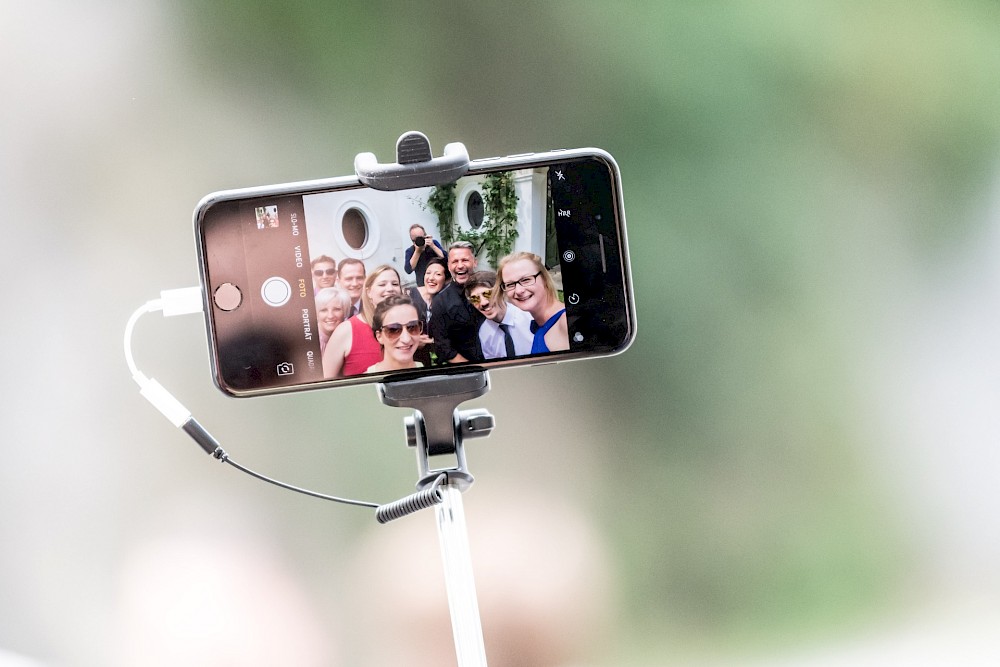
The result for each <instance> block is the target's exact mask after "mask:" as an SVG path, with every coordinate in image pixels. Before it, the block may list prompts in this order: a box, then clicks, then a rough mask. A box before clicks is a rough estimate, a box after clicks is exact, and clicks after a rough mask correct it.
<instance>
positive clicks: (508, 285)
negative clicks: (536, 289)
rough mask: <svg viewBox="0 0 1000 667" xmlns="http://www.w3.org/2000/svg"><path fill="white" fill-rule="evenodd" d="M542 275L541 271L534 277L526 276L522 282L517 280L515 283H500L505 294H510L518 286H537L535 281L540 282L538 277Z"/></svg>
mask: <svg viewBox="0 0 1000 667" xmlns="http://www.w3.org/2000/svg"><path fill="white" fill-rule="evenodd" d="M540 275H542V272H541V271H539V272H538V273H536V274H535V275H533V276H525V277H523V278H521V279H520V280H515V281H514V282H510V283H500V289H501V290H502V291H504V292H509V291H511V290H512V289H514V288H515V287H517V286H518V285H520V286H521V287H531V286H532V285H534V284H535V281H536V280H538V276H540Z"/></svg>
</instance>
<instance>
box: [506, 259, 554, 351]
mask: <svg viewBox="0 0 1000 667" xmlns="http://www.w3.org/2000/svg"><path fill="white" fill-rule="evenodd" d="M497 276H499V277H498V279H497V284H498V285H499V286H500V290H501V291H502V292H503V295H504V297H505V298H506V299H507V301H509V302H510V303H512V304H514V305H515V306H517V307H518V308H520V309H521V310H525V311H527V312H528V313H530V314H531V317H532V319H534V321H535V322H534V325H535V327H534V328H535V336H534V340H533V341H532V344H531V353H532V354H538V353H541V352H554V351H556V350H568V349H569V329H568V328H567V325H566V306H564V305H563V303H562V301H560V300H559V293H558V291H557V290H556V284H555V282H554V281H553V280H552V275H551V274H549V272H548V270H547V269H546V268H545V265H544V264H543V263H542V258H541V257H539V256H538V255H536V254H534V253H531V252H516V253H514V254H512V255H507V256H506V257H504V258H503V259H501V260H500V265H499V266H498V267H497Z"/></svg>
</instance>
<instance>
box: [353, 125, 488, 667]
mask: <svg viewBox="0 0 1000 667" xmlns="http://www.w3.org/2000/svg"><path fill="white" fill-rule="evenodd" d="M396 160H397V161H396V163H394V164H379V163H378V161H377V159H376V158H375V155H374V154H372V153H361V154H359V155H358V156H357V157H356V158H355V160H354V170H355V172H357V175H358V179H359V180H360V181H361V182H362V183H364V184H365V185H368V186H369V187H372V188H376V189H379V190H399V189H403V188H415V187H426V186H432V185H439V184H441V183H449V182H452V181H455V180H457V179H458V178H459V177H461V176H462V175H464V174H465V173H466V172H467V171H468V170H469V154H468V151H466V149H465V146H463V145H462V144H460V143H452V144H448V145H447V146H445V148H444V155H443V156H442V157H439V158H432V157H431V149H430V143H429V142H428V141H427V137H426V136H424V135H423V134H421V133H419V132H408V133H406V134H403V135H402V136H401V137H400V138H399V140H398V141H397V142H396ZM489 388H490V383H489V375H488V374H487V373H486V371H477V372H470V373H464V374H460V375H445V376H435V377H427V378H418V379H414V380H404V381H399V382H391V381H390V382H384V383H382V384H380V385H378V393H379V398H380V399H381V400H382V402H383V403H385V404H386V405H389V406H393V407H409V408H413V410H414V413H413V416H412V417H408V418H406V419H404V424H405V426H406V440H407V444H408V445H409V446H411V447H416V449H417V467H418V470H419V473H420V479H419V481H418V482H417V489H418V491H419V492H420V494H425V496H426V497H433V498H434V500H435V501H437V499H438V498H440V503H438V504H435V513H436V518H437V526H438V537H439V540H440V544H441V558H442V561H443V562H444V574H445V588H446V589H447V593H448V607H449V609H450V611H451V625H452V632H453V634H454V639H455V652H456V654H457V657H458V665H459V667H486V650H485V648H484V646H483V629H482V625H481V623H480V619H479V602H478V599H477V597H476V585H475V580H474V578H473V575H472V557H471V555H470V553H469V537H468V532H467V531H466V523H465V511H464V508H463V505H462V493H463V492H464V491H465V490H467V489H468V488H469V487H470V486H472V483H473V481H475V480H474V479H473V477H472V475H471V474H470V473H469V470H468V466H467V465H466V461H465V449H464V447H463V442H462V441H463V438H465V437H469V438H472V437H485V436H487V435H489V434H490V432H491V431H492V430H493V426H494V418H493V415H491V414H490V413H489V412H488V411H486V410H464V411H459V410H458V405H459V404H460V403H462V402H464V401H467V400H469V399H472V398H476V397H477V396H482V395H483V394H485V393H486V392H487V391H489ZM440 456H446V457H447V456H451V457H454V459H453V461H454V465H452V466H450V467H446V468H437V469H434V468H432V467H431V461H430V459H431V457H440ZM420 506H426V504H425V503H424V502H423V501H421V500H418V501H416V503H414V504H412V505H409V506H408V505H407V504H406V503H404V505H402V506H401V507H400V508H399V512H398V513H395V512H392V511H390V513H389V516H388V517H385V516H380V517H379V521H388V520H391V519H392V518H395V517H396V516H402V515H403V514H406V513H409V512H411V511H415V510H416V509H419V508H420Z"/></svg>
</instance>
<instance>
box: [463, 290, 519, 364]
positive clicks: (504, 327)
mask: <svg viewBox="0 0 1000 667" xmlns="http://www.w3.org/2000/svg"><path fill="white" fill-rule="evenodd" d="M465 296H466V298H467V299H468V300H469V302H470V303H471V304H472V305H473V306H474V307H475V308H476V309H477V310H479V312H480V313H482V314H483V317H485V318H486V319H484V320H483V323H482V324H481V325H479V345H480V347H481V348H482V351H483V357H484V358H486V359H504V358H506V359H512V358H513V357H515V356H521V355H524V354H530V353H531V343H532V341H533V340H534V338H535V335H534V334H533V333H531V323H532V322H534V320H532V319H531V315H529V314H528V313H526V312H524V311H523V310H521V309H520V308H518V307H517V306H515V305H513V304H509V303H507V302H506V301H505V300H504V298H503V294H501V293H500V290H498V289H497V274H495V273H493V272H492V271H477V272H476V273H473V274H472V276H470V277H469V279H468V281H466V283H465Z"/></svg>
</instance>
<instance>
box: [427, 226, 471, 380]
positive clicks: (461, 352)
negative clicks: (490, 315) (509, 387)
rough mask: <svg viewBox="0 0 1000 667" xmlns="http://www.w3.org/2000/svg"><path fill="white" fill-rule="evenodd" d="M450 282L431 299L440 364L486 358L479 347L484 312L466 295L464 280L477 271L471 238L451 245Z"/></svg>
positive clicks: (449, 251) (431, 330)
mask: <svg viewBox="0 0 1000 667" xmlns="http://www.w3.org/2000/svg"><path fill="white" fill-rule="evenodd" d="M448 270H449V271H450V272H451V282H450V283H448V284H447V285H446V286H445V287H444V288H443V289H442V290H441V291H440V292H438V293H437V294H435V295H434V300H433V301H432V302H431V312H433V313H434V314H433V316H431V321H430V335H431V338H433V339H434V352H435V354H437V358H438V362H439V363H449V364H457V363H462V362H465V361H472V362H480V361H483V353H482V350H481V349H480V347H479V325H480V324H482V321H483V314H482V313H480V312H479V311H478V310H477V309H476V308H474V307H473V306H472V304H471V303H469V300H468V299H466V298H465V283H466V282H468V280H469V277H470V276H471V275H472V274H473V273H474V272H475V270H476V254H475V250H474V249H473V247H472V244H471V243H469V242H468V241H455V242H454V243H452V244H451V245H450V246H448Z"/></svg>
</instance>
